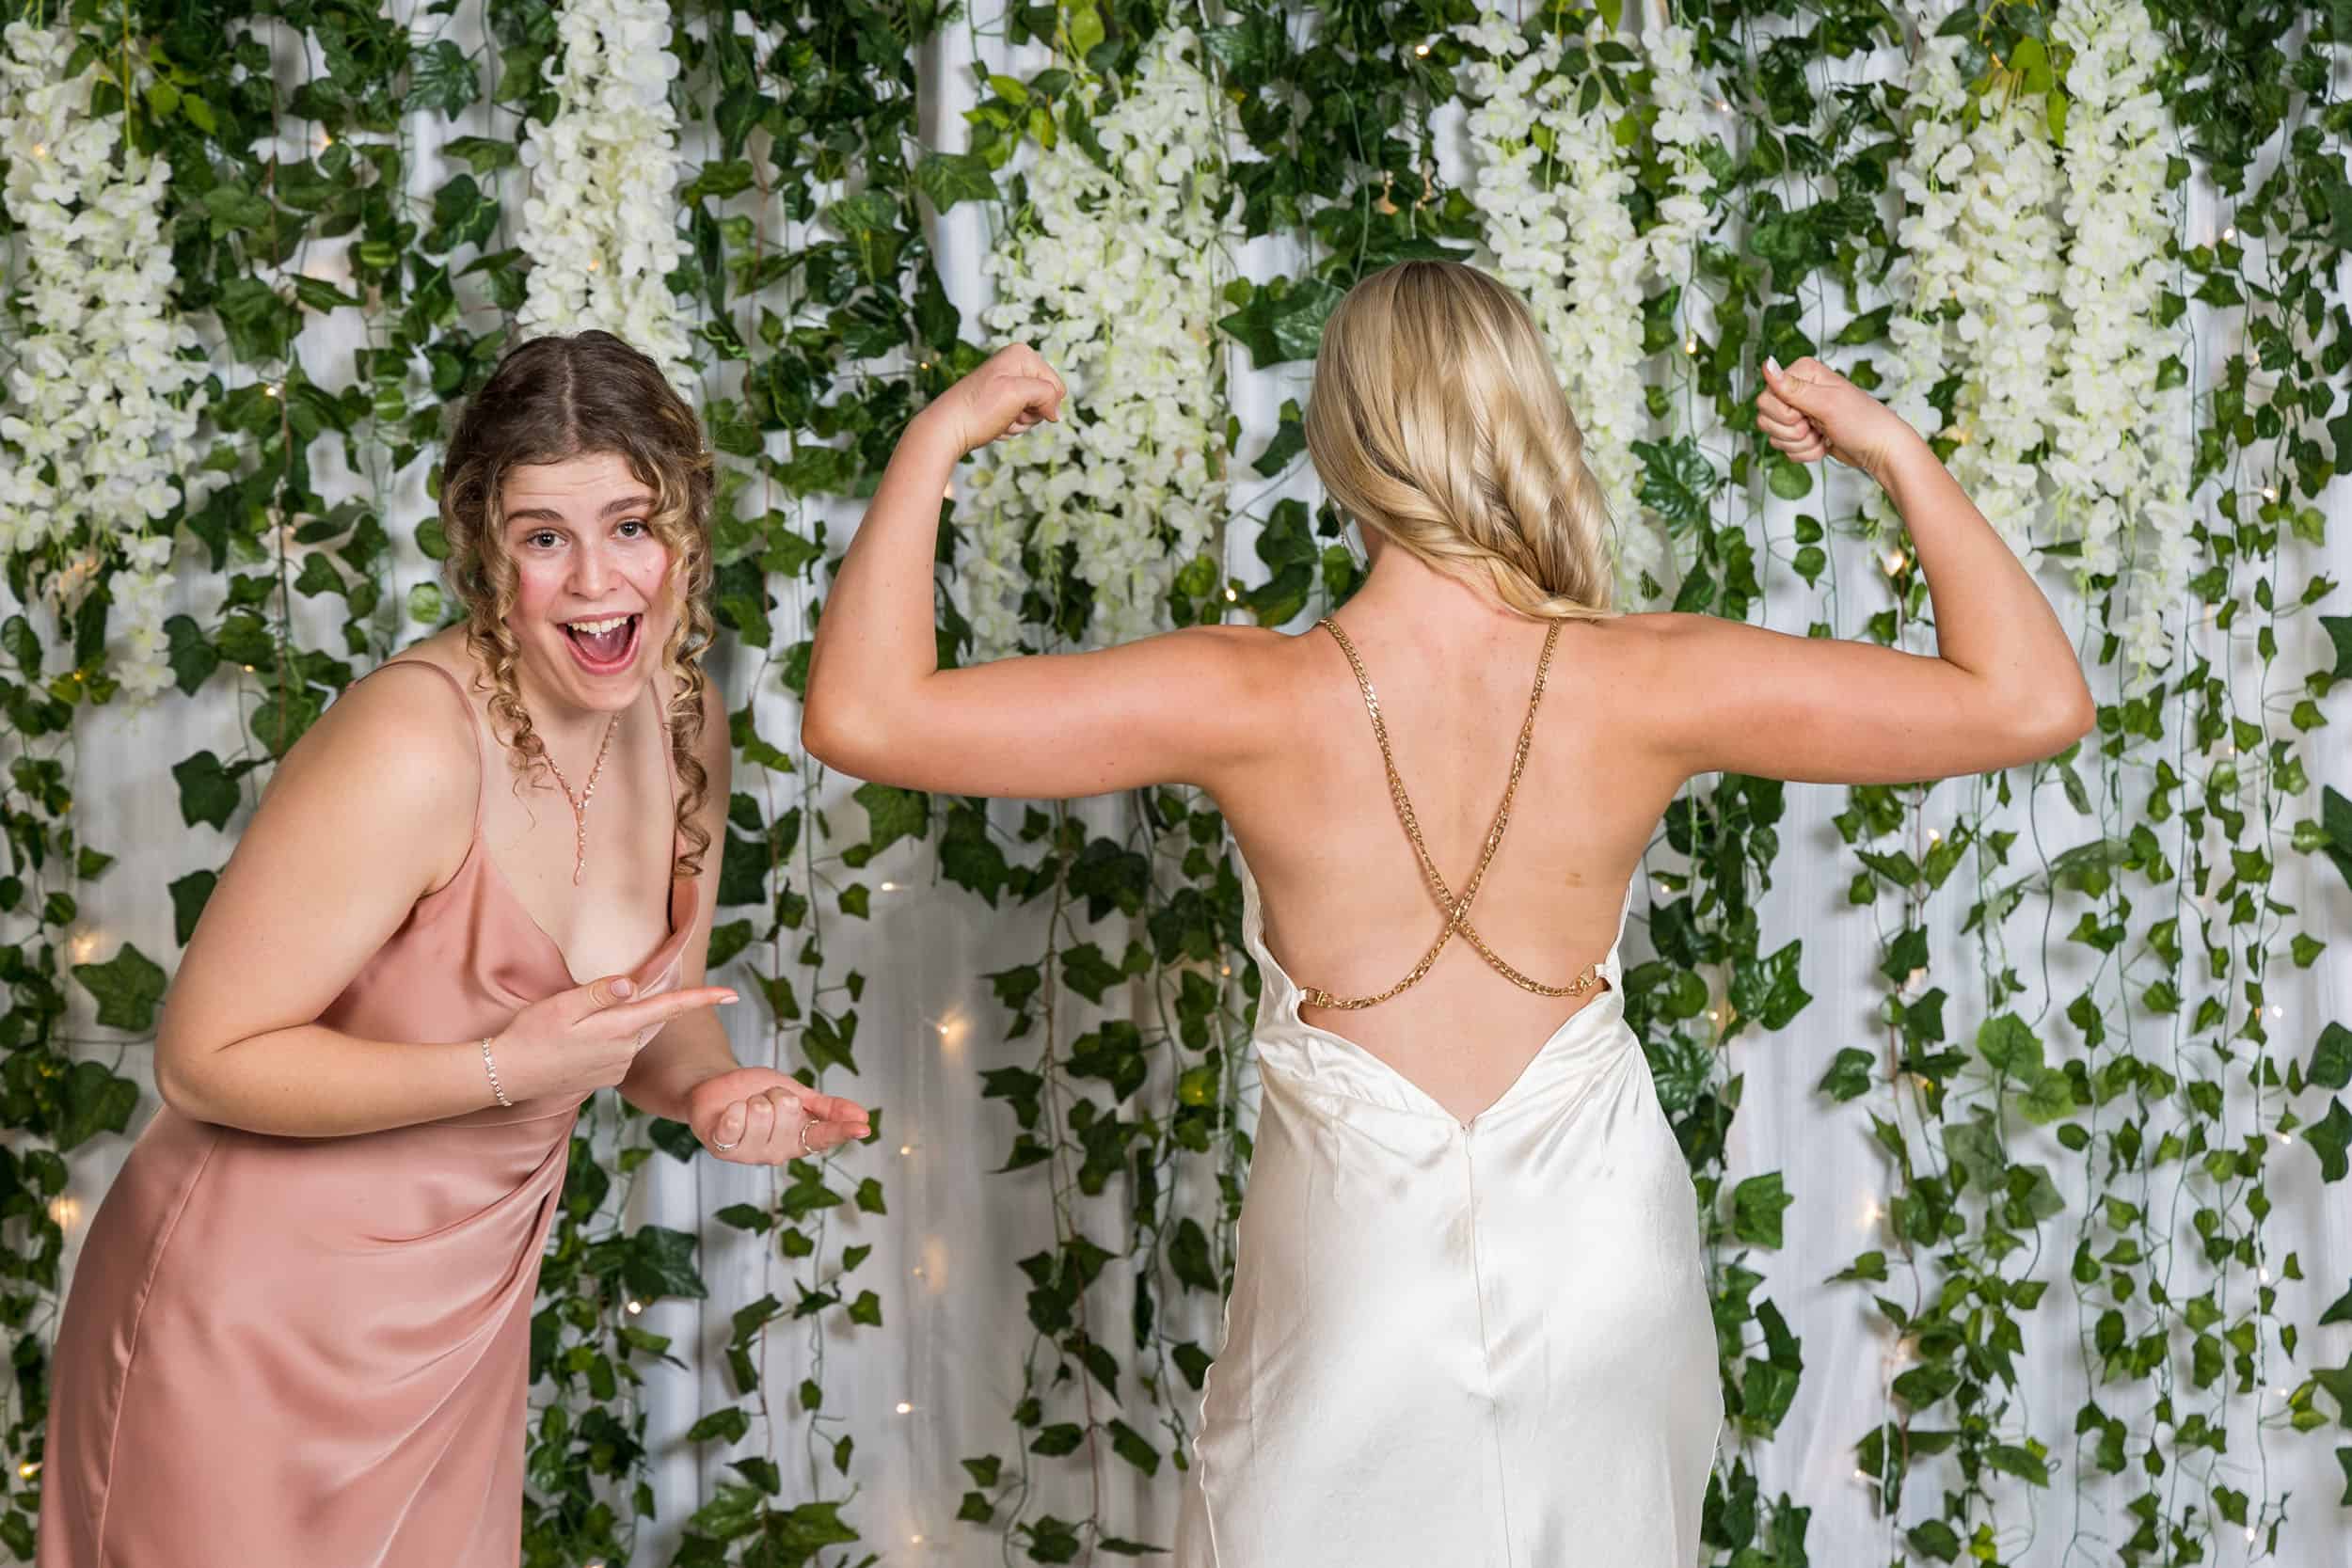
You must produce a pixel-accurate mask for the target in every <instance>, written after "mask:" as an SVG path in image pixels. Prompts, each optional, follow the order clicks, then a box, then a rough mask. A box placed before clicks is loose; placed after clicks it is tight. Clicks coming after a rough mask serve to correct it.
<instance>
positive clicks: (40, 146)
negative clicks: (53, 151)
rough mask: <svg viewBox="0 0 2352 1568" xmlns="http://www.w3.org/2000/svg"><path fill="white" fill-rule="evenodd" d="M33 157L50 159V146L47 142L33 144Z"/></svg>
mask: <svg viewBox="0 0 2352 1568" xmlns="http://www.w3.org/2000/svg"><path fill="white" fill-rule="evenodd" d="M33 156H34V157H36V158H46V157H48V156H49V144H48V143H47V142H45V141H37V142H35V143H34V144H33Z"/></svg>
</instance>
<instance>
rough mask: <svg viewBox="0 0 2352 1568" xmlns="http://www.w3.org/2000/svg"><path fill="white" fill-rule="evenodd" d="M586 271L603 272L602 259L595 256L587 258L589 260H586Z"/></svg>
mask: <svg viewBox="0 0 2352 1568" xmlns="http://www.w3.org/2000/svg"><path fill="white" fill-rule="evenodd" d="M588 270H589V271H590V272H601V271H603V270H604V261H603V259H602V258H600V257H596V256H591V257H589V258H588Z"/></svg>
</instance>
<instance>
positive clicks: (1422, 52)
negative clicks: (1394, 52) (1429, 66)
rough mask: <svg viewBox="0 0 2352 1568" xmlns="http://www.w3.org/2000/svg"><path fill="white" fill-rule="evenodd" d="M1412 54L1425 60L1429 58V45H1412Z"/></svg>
mask: <svg viewBox="0 0 2352 1568" xmlns="http://www.w3.org/2000/svg"><path fill="white" fill-rule="evenodd" d="M1413 53H1414V54H1415V55H1419V56H1420V57H1421V58H1422V59H1424V60H1425V59H1427V58H1428V57H1429V45H1427V44H1425V43H1417V44H1415V45H1413Z"/></svg>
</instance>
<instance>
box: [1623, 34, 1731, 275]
mask: <svg viewBox="0 0 2352 1568" xmlns="http://www.w3.org/2000/svg"><path fill="white" fill-rule="evenodd" d="M1642 47H1643V49H1644V50H1645V51H1646V52H1647V53H1648V55H1649V61H1650V97H1651V99H1652V101H1653V102H1654V103H1656V104H1657V106H1658V119H1657V121H1656V123H1655V124H1654V125H1653V126H1652V127H1651V130H1650V134H1651V135H1653V136H1655V137H1656V138H1657V139H1658V145H1659V148H1660V150H1661V152H1662V154H1663V155H1664V159H1665V164H1666V167H1667V170H1668V176H1667V185H1668V190H1669V193H1670V194H1669V195H1668V196H1667V197H1666V198H1665V199H1664V200H1662V201H1661V202H1660V203H1659V204H1658V221H1657V222H1656V223H1655V224H1653V225H1651V227H1650V230H1649V232H1648V233H1647V234H1645V235H1644V236H1643V237H1644V238H1645V240H1647V241H1648V242H1649V248H1650V256H1651V258H1652V261H1654V263H1655V264H1656V266H1657V268H1658V275H1659V277H1661V278H1662V279H1664V280H1665V281H1666V282H1667V283H1669V284H1671V285H1672V286H1674V287H1676V288H1687V287H1688V286H1689V285H1690V282H1691V275H1692V271H1693V270H1694V268H1695V265H1696V262H1697V244H1698V239H1699V236H1700V234H1702V233H1703V232H1704V231H1705V230H1706V226H1707V217H1708V213H1710V212H1711V211H1713V208H1714V203H1713V201H1711V200H1710V199H1709V198H1711V197H1712V196H1713V195H1714V192H1715V175H1714V172H1713V171H1712V170H1710V169H1709V168H1708V166H1707V165H1706V163H1705V162H1704V161H1703V160H1702V159H1701V158H1700V156H1699V149H1700V148H1702V147H1704V146H1706V145H1707V144H1708V143H1709V142H1714V141H1719V140H1720V139H1721V133H1720V132H1719V131H1718V130H1717V128H1716V127H1715V126H1714V125H1713V124H1712V123H1711V122H1710V120H1709V118H1708V115H1709V109H1708V98H1707V89H1706V88H1705V87H1704V86H1702V85H1701V83H1700V81H1699V71H1698V35H1697V34H1695V33H1693V32H1692V30H1691V29H1690V28H1688V27H1685V26H1684V25H1682V24H1680V23H1678V22H1658V21H1653V22H1650V23H1649V24H1646V25H1645V26H1644V27H1643V29H1642Z"/></svg>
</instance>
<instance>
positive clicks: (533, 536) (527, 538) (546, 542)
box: [523, 528, 564, 550]
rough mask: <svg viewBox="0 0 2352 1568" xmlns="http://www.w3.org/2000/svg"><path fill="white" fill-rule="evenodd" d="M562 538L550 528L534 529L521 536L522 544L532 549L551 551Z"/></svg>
mask: <svg viewBox="0 0 2352 1568" xmlns="http://www.w3.org/2000/svg"><path fill="white" fill-rule="evenodd" d="M563 537H564V536H563V535H562V534H560V533H558V532H556V531H555V530H553V529H551V528H535V529H532V531H530V532H529V533H526V534H524V535H523V543H524V544H526V545H529V546H531V547H532V548H533V549H538V550H551V549H553V548H555V546H556V545H557V543H558V542H559V541H561V540H562V538H563Z"/></svg>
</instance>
